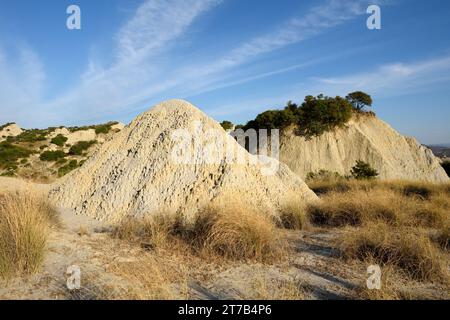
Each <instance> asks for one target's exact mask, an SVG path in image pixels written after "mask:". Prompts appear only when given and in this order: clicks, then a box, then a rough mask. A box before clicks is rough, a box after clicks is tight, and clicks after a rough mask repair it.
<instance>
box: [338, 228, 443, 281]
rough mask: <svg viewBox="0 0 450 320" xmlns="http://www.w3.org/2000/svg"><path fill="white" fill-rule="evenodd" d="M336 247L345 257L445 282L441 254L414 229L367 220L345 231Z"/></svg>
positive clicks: (423, 235)
mask: <svg viewBox="0 0 450 320" xmlns="http://www.w3.org/2000/svg"><path fill="white" fill-rule="evenodd" d="M340 249H341V252H342V254H343V256H344V257H346V258H353V259H359V260H361V261H370V262H375V263H377V264H380V265H382V266H386V265H387V266H395V267H398V268H399V269H401V270H402V271H403V272H405V273H406V274H407V275H408V276H410V277H411V278H413V279H416V280H419V281H435V282H441V283H447V281H448V271H447V261H446V258H445V255H444V254H443V253H442V252H441V251H439V249H438V248H437V247H436V246H435V245H434V244H433V243H432V241H431V240H430V239H429V237H428V236H427V235H426V234H424V233H423V232H421V231H420V230H417V229H413V228H409V227H400V228H393V227H392V226H389V225H388V224H386V223H383V222H379V223H368V224H366V225H364V226H363V227H361V228H356V229H353V230H350V231H347V232H345V233H344V234H343V235H342V237H341V239H340Z"/></svg>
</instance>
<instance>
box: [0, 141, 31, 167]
mask: <svg viewBox="0 0 450 320" xmlns="http://www.w3.org/2000/svg"><path fill="white" fill-rule="evenodd" d="M32 153H33V151H32V150H28V149H25V148H22V147H19V146H15V145H13V144H11V143H9V142H6V141H3V142H1V143H0V169H10V170H15V169H17V160H19V159H24V158H28V157H29V156H30V155H31V154H32Z"/></svg>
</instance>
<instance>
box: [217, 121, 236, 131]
mask: <svg viewBox="0 0 450 320" xmlns="http://www.w3.org/2000/svg"><path fill="white" fill-rule="evenodd" d="M220 125H221V126H222V128H223V129H224V130H232V129H233V128H234V124H233V123H232V122H231V121H222V122H221V123H220Z"/></svg>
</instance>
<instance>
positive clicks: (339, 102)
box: [244, 95, 352, 137]
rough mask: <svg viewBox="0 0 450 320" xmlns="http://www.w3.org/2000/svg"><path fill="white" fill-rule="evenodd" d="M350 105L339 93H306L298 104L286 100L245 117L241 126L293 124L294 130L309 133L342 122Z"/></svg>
mask: <svg viewBox="0 0 450 320" xmlns="http://www.w3.org/2000/svg"><path fill="white" fill-rule="evenodd" d="M351 116H352V105H351V104H350V102H348V101H347V100H346V99H343V98H341V97H335V98H331V97H326V96H324V95H319V96H317V97H313V96H307V97H306V98H305V101H304V102H303V103H302V105H301V106H298V105H297V104H295V103H292V102H290V101H289V102H288V104H287V106H286V107H285V108H284V109H283V110H269V111H265V112H263V113H261V114H259V115H258V116H257V117H256V118H255V120H252V121H249V122H248V123H247V124H246V125H245V126H244V129H245V130H247V129H280V130H283V129H285V128H287V127H289V126H291V125H297V130H296V134H298V135H302V136H306V137H312V136H319V135H321V134H322V133H324V132H327V131H330V130H333V129H334V128H336V127H339V126H342V125H344V124H345V123H346V122H348V121H349V120H350V118H351Z"/></svg>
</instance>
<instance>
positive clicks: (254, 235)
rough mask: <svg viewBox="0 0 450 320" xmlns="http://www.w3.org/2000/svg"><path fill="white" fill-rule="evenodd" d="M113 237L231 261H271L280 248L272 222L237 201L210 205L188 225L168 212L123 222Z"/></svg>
mask: <svg viewBox="0 0 450 320" xmlns="http://www.w3.org/2000/svg"><path fill="white" fill-rule="evenodd" d="M113 236H114V237H116V238H119V239H122V240H127V241H130V242H134V243H139V244H140V245H141V246H142V247H144V248H146V249H150V250H153V249H157V248H162V249H164V248H166V249H167V248H173V247H174V246H178V247H183V244H184V246H186V245H187V246H188V247H189V248H190V249H191V250H192V251H193V252H195V253H197V254H206V255H211V254H214V255H217V256H220V257H224V258H226V259H232V260H247V259H254V260H258V261H270V260H273V259H275V258H276V257H278V256H279V253H280V249H281V247H282V241H281V240H280V238H279V237H278V231H277V229H276V227H275V225H274V223H273V222H272V220H271V219H270V218H269V217H268V216H267V215H264V214H262V213H259V212H258V211H257V210H256V209H252V208H251V207H248V206H244V205H241V204H239V203H238V202H236V200H234V202H232V201H230V202H221V204H218V203H216V204H211V205H209V206H208V207H205V208H203V209H201V210H200V211H199V212H198V214H197V215H196V217H195V218H194V219H193V220H192V221H189V222H188V221H186V220H185V219H183V217H182V216H180V215H174V214H169V213H168V214H158V215H153V216H150V217H146V218H141V219H136V218H130V219H125V220H124V221H123V222H122V223H121V224H120V225H119V226H117V227H116V229H115V230H114V231H113Z"/></svg>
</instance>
